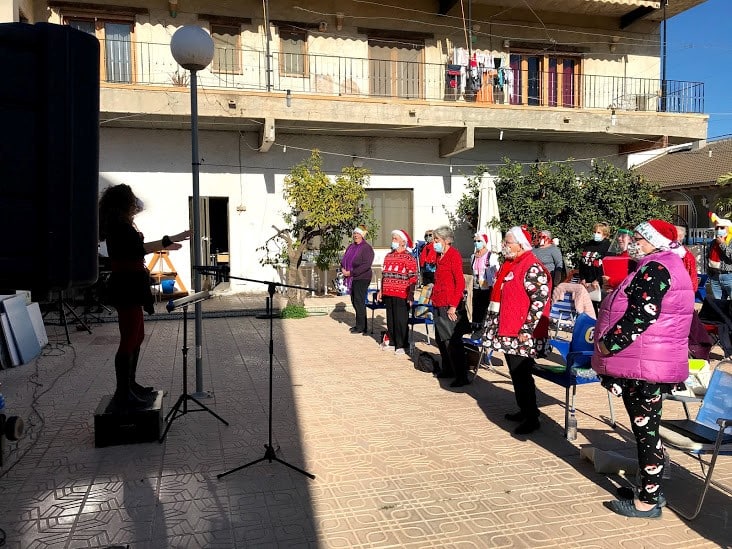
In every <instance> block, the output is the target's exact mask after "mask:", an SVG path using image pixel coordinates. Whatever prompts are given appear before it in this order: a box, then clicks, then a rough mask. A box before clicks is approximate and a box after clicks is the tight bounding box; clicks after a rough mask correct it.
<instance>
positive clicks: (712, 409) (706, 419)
mask: <svg viewBox="0 0 732 549" xmlns="http://www.w3.org/2000/svg"><path fill="white" fill-rule="evenodd" d="M730 395H732V362H730V361H728V360H725V361H723V362H720V363H719V364H718V365H717V367H716V368H715V369H714V372H713V373H712V377H711V379H710V380H709V385H708V387H707V390H706V393H705V395H704V398H703V399H700V398H695V397H684V396H677V395H669V396H668V397H666V400H667V401H668V400H676V401H680V402H682V403H683V404H684V410H685V411H686V415H687V418H688V417H689V413H688V409H687V404H688V403H689V402H701V408H699V412H698V413H697V415H696V419H694V420H691V419H678V420H663V419H662V420H661V428H660V429H659V433H660V435H661V440H662V441H663V443H664V445H666V446H667V447H670V448H674V449H676V450H681V451H683V452H686V453H687V454H689V455H690V456H691V457H693V458H694V459H696V460H697V461H698V462H699V466H700V467H701V472H702V475H701V476H702V478H703V479H704V488H703V489H702V491H701V494H700V496H699V499H698V501H697V504H696V509H695V511H694V512H693V513H692V514H690V515H687V514H685V513H684V512H682V511H680V510H679V509H678V508H677V507H676V506H671V508H672V509H673V510H674V511H675V512H676V513H678V514H679V515H681V516H682V517H684V518H685V519H687V520H694V519H695V518H696V517H697V516H698V515H699V512H700V511H701V508H702V505H703V504H704V497H705V496H706V494H707V491H708V489H709V485H710V484H714V486H716V487H717V488H720V489H721V490H723V491H725V492H727V493H728V494H731V495H732V490H730V488H729V487H727V486H724V485H722V484H720V483H718V482H715V481H713V480H712V473H713V472H714V466H715V465H716V463H717V458H718V457H719V456H732V397H731V396H730ZM702 456H711V459H710V461H709V463H708V468H707V471H706V473H705V465H707V464H705V462H704V460H703V459H702Z"/></svg>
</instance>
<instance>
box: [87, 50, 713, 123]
mask: <svg viewBox="0 0 732 549" xmlns="http://www.w3.org/2000/svg"><path fill="white" fill-rule="evenodd" d="M101 51H102V56H103V59H102V64H101V66H102V80H103V81H106V82H110V83H130V84H143V85H156V86H187V85H188V78H187V73H186V71H184V70H183V69H181V68H180V67H179V66H178V65H177V64H176V62H175V61H174V60H173V57H172V55H171V54H170V46H169V45H168V44H157V43H150V42H135V43H132V42H114V43H113V42H112V41H107V43H106V44H102V48H101ZM448 67H452V68H454V66H448V65H444V64H438V63H421V62H416V61H389V60H379V59H366V58H358V57H343V56H335V55H315V54H290V53H281V52H273V53H272V54H271V55H270V62H269V63H268V62H267V55H266V53H265V52H262V51H257V50H252V49H217V50H216V53H215V56H214V61H213V63H211V65H210V66H209V67H208V68H207V69H206V70H203V71H200V72H199V73H198V77H199V84H200V85H201V86H202V87H204V88H211V89H216V88H218V89H235V90H257V91H279V92H285V91H286V90H290V91H291V93H293V94H296V93H308V94H315V95H332V96H352V97H379V98H389V99H424V100H429V101H465V102H474V103H476V104H483V105H489V104H512V105H526V106H545V107H564V108H588V109H610V110H612V109H617V110H626V111H647V112H674V113H703V112H704V84H703V83H701V82H685V81H680V80H666V81H661V80H659V79H654V78H630V77H620V76H603V75H590V74H569V75H565V74H560V73H557V72H538V71H530V70H518V69H511V68H510V67H504V68H503V69H502V70H500V69H499V71H494V70H490V71H489V70H487V69H486V70H485V71H483V70H479V71H478V73H479V76H478V79H477V80H476V79H475V78H472V77H470V76H467V75H466V73H465V71H464V70H463V71H460V70H459V69H458V70H449V69H448ZM268 74H269V78H268Z"/></svg>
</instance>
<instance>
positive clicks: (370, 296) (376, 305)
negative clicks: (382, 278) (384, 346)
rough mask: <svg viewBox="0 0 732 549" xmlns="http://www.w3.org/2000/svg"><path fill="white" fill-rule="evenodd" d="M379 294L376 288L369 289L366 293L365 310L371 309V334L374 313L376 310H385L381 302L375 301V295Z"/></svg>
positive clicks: (372, 331)
mask: <svg viewBox="0 0 732 549" xmlns="http://www.w3.org/2000/svg"><path fill="white" fill-rule="evenodd" d="M378 292H379V290H377V289H376V288H369V289H368V290H367V291H366V308H367V309H371V333H372V334H373V333H374V312H375V311H376V309H386V305H384V302H383V301H376V294H377V293H378Z"/></svg>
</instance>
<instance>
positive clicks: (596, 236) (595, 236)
mask: <svg viewBox="0 0 732 549" xmlns="http://www.w3.org/2000/svg"><path fill="white" fill-rule="evenodd" d="M592 239H593V240H594V241H595V242H600V241H601V240H602V233H595V234H593V235H592Z"/></svg>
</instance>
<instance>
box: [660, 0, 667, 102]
mask: <svg viewBox="0 0 732 549" xmlns="http://www.w3.org/2000/svg"><path fill="white" fill-rule="evenodd" d="M667 6H668V0H664V2H663V49H662V52H661V54H662V56H663V58H662V59H661V112H666V56H667V52H666V44H667V42H668V40H667V38H666V37H667V35H668V25H667V22H666V7H667Z"/></svg>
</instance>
